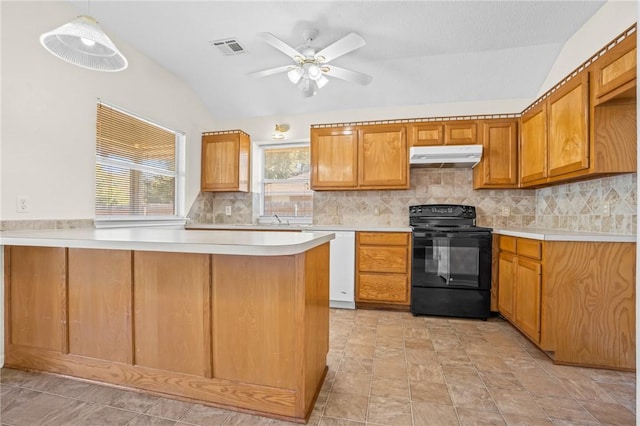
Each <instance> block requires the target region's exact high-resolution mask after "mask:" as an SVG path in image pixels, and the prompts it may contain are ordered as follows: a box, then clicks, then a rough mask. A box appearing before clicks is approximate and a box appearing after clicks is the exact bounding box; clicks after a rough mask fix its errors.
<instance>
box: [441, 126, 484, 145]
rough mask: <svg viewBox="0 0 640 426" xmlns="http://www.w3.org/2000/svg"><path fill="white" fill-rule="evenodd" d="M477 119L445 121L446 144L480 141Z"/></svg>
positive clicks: (470, 143)
mask: <svg viewBox="0 0 640 426" xmlns="http://www.w3.org/2000/svg"><path fill="white" fill-rule="evenodd" d="M477 127H478V126H477V124H476V122H475V121H453V122H445V123H444V144H445V145H474V144H476V143H478V136H477Z"/></svg>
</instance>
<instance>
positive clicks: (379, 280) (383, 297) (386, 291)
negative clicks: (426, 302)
mask: <svg viewBox="0 0 640 426" xmlns="http://www.w3.org/2000/svg"><path fill="white" fill-rule="evenodd" d="M358 284H359V285H358V297H357V300H358V301H363V302H375V303H399V304H406V303H408V302H409V284H408V281H407V276H406V275H397V274H395V275H394V274H366V273H362V274H360V277H359V281H358Z"/></svg>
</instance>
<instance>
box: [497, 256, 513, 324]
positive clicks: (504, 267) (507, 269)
mask: <svg viewBox="0 0 640 426" xmlns="http://www.w3.org/2000/svg"><path fill="white" fill-rule="evenodd" d="M514 261H515V256H514V255H513V254H511V253H500V254H499V258H498V277H500V278H499V279H500V284H499V287H498V289H499V291H498V310H499V312H500V314H502V316H504V317H505V318H507V319H510V320H514V319H515V309H514V303H515V269H514Z"/></svg>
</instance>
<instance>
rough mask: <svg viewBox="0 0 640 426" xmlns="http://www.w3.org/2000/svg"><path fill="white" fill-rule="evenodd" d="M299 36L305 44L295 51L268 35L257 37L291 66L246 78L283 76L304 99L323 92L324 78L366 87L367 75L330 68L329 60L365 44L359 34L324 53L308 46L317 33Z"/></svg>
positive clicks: (325, 81) (311, 32)
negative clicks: (281, 54)
mask: <svg viewBox="0 0 640 426" xmlns="http://www.w3.org/2000/svg"><path fill="white" fill-rule="evenodd" d="M302 35H303V37H304V39H305V44H303V45H302V46H299V47H298V48H297V49H294V48H293V47H291V46H289V45H288V44H287V43H285V42H284V41H282V40H280V39H279V38H277V37H276V36H274V35H273V34H271V33H258V37H260V38H261V39H262V40H264V41H265V42H267V43H269V44H270V45H271V46H273V47H275V48H276V49H278V50H279V51H281V52H282V53H284V54H285V55H287V56H288V57H290V58H291V59H292V60H293V62H294V64H291V65H283V66H281V67H275V68H269V69H266V70H262V71H256V72H253V73H250V74H249V75H250V76H253V77H265V76H268V75H273V74H279V73H283V72H286V73H287V76H288V77H289V80H290V81H291V83H293V84H297V85H298V87H299V88H300V90H301V91H302V94H303V96H305V97H309V96H313V95H315V94H316V93H317V91H318V89H321V88H323V87H324V86H325V85H326V84H327V83H328V82H329V79H328V78H327V77H326V76H329V77H335V78H339V79H342V80H346V81H350V82H353V83H357V84H361V85H367V84H369V83H371V80H373V77H371V76H370V75H367V74H363V73H361V72H357V71H351V70H348V69H345V68H341V67H336V66H334V65H330V64H329V62H331V61H332V60H334V59H336V58H338V57H340V56H342V55H345V54H347V53H349V52H352V51H354V50H356V49H359V48H361V47H362V46H364V45H365V44H366V42H365V41H364V39H363V38H362V37H360V36H359V35H358V34H356V33H350V34H347V35H346V36H344V37H343V38H341V39H340V40H338V41H336V42H334V43H333V44H330V45H329V46H327V47H325V48H324V49H318V48H317V47H314V46H312V44H311V43H313V40H314V39H315V38H316V37H317V36H318V31H317V30H307V31H305V32H304V33H303V34H302Z"/></svg>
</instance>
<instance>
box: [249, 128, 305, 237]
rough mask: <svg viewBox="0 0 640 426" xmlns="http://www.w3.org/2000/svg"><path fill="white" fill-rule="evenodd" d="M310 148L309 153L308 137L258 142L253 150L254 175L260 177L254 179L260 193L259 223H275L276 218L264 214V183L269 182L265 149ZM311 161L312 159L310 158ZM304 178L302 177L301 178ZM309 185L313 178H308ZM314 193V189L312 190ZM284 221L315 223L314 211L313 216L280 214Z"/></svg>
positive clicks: (255, 189) (255, 188)
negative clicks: (267, 180)
mask: <svg viewBox="0 0 640 426" xmlns="http://www.w3.org/2000/svg"><path fill="white" fill-rule="evenodd" d="M278 147H279V148H282V149H286V148H308V149H309V154H311V142H310V141H309V140H308V139H304V140H297V141H287V142H257V143H256V144H255V150H254V152H253V155H254V158H255V159H256V160H257V161H254V168H253V173H254V176H258V179H253V182H254V183H253V191H254V192H257V193H258V194H259V197H258V198H259V208H258V212H257V222H258V223H259V224H273V223H274V221H275V220H276V219H275V218H274V217H273V216H265V215H264V196H265V191H264V185H265V183H267V182H266V181H265V178H264V163H265V159H264V156H265V151H266V150H267V149H274V148H278ZM309 161H311V159H309ZM300 180H302V179H300ZM308 181H309V185H311V178H310V177H309V179H308ZM269 182H277V180H269ZM312 195H313V191H312ZM278 217H279V218H280V219H281V220H282V221H283V222H285V223H290V224H300V225H311V224H312V223H313V213H312V215H311V216H280V215H279V216H278Z"/></svg>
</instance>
